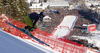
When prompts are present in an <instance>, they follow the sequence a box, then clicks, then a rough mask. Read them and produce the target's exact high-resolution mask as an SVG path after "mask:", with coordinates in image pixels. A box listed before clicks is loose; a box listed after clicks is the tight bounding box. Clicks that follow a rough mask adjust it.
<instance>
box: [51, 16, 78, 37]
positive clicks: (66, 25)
mask: <svg viewBox="0 0 100 53" xmlns="http://www.w3.org/2000/svg"><path fill="white" fill-rule="evenodd" d="M77 18H78V17H77V16H74V15H68V16H65V17H64V19H63V21H62V22H61V23H60V24H59V25H58V26H57V28H56V29H55V32H54V33H53V34H54V36H58V38H61V37H63V36H66V35H68V34H69V33H70V30H71V29H72V28H73V27H74V24H75V22H76V20H77Z"/></svg>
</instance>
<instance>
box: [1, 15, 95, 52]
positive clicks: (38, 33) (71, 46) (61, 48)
mask: <svg viewBox="0 0 100 53" xmlns="http://www.w3.org/2000/svg"><path fill="white" fill-rule="evenodd" d="M5 21H8V22H10V23H12V24H14V25H15V26H17V27H19V28H23V27H24V26H26V24H24V23H22V22H18V21H16V20H14V19H12V18H10V17H7V16H5V15H3V14H0V27H2V28H3V30H4V31H6V32H8V33H11V34H13V35H15V36H19V37H21V38H22V39H29V40H32V41H33V42H36V43H39V42H37V41H35V40H34V39H32V38H31V37H29V36H27V35H26V34H24V33H23V32H21V31H19V30H18V29H16V28H14V27H12V26H10V25H8V24H6V23H5ZM31 33H32V35H34V36H35V37H37V38H38V39H40V40H42V41H43V42H45V43H47V44H49V45H50V47H51V48H52V49H53V50H55V51H58V52H61V53H87V49H89V48H87V47H84V46H83V45H80V44H78V43H76V42H72V41H70V40H67V39H66V40H64V41H65V42H63V41H60V40H58V39H57V38H53V37H49V36H51V35H52V34H49V33H47V32H45V31H42V30H40V29H38V28H37V29H35V30H34V31H33V32H31ZM39 44H40V43H39ZM43 46H45V47H47V46H46V45H43ZM91 51H94V50H91ZM95 53H97V52H95Z"/></svg>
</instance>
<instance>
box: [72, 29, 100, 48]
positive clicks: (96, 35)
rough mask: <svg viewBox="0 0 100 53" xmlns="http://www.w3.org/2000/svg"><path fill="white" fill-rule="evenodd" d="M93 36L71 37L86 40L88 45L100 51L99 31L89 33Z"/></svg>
mask: <svg viewBox="0 0 100 53" xmlns="http://www.w3.org/2000/svg"><path fill="white" fill-rule="evenodd" d="M91 34H92V35H93V36H72V37H76V38H77V39H84V40H87V41H88V43H92V44H93V47H98V48H99V49H100V31H98V30H96V31H95V32H91Z"/></svg>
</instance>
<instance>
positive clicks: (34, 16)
mask: <svg viewBox="0 0 100 53" xmlns="http://www.w3.org/2000/svg"><path fill="white" fill-rule="evenodd" d="M44 16H45V13H44V12H43V11H42V12H40V14H38V13H36V12H32V13H30V14H28V15H27V16H26V17H25V18H24V21H25V23H26V25H27V26H25V27H24V29H25V30H26V29H28V30H29V31H33V29H35V28H37V25H36V23H37V21H38V20H40V21H41V22H42V20H43V17H44Z"/></svg>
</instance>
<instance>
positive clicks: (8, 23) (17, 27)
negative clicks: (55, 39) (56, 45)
mask: <svg viewBox="0 0 100 53" xmlns="http://www.w3.org/2000/svg"><path fill="white" fill-rule="evenodd" d="M6 23H7V24H9V25H11V26H13V27H14V28H16V29H18V30H20V31H21V32H23V33H25V30H23V29H21V28H18V27H17V26H15V25H13V24H11V23H10V22H7V21H6ZM25 34H26V35H28V36H30V37H31V38H33V39H35V40H36V41H38V42H39V43H41V44H45V45H47V46H50V45H49V44H47V43H45V42H43V41H41V40H40V39H38V38H36V37H34V36H33V35H32V34H31V32H30V35H29V34H28V33H25Z"/></svg>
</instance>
